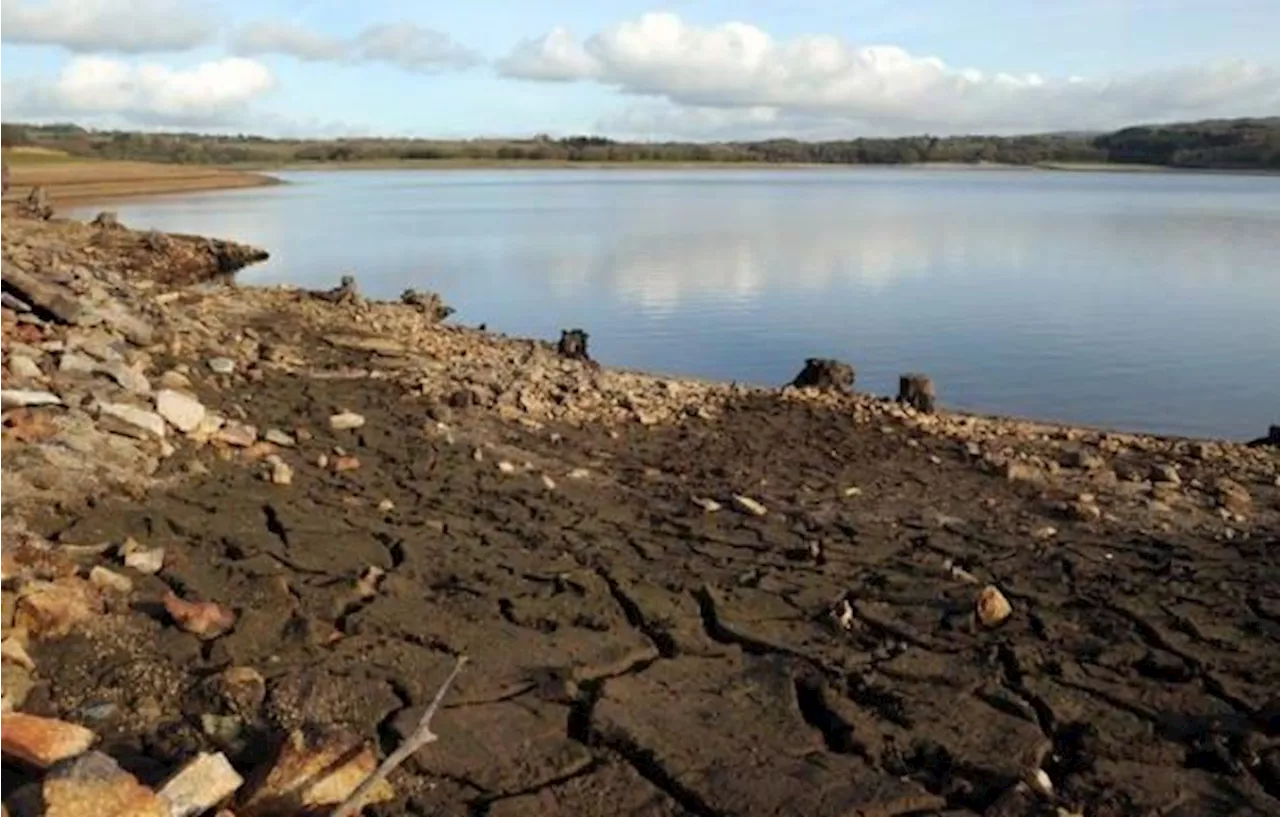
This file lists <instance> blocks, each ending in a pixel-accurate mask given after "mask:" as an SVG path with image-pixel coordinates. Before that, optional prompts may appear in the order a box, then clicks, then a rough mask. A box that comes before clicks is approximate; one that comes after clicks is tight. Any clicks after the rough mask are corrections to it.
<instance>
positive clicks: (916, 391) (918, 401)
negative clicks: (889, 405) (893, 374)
mask: <svg viewBox="0 0 1280 817" xmlns="http://www.w3.org/2000/svg"><path fill="white" fill-rule="evenodd" d="M898 402H899V403H902V404H904V405H908V406H911V407H912V408H914V409H915V410H916V411H922V412H925V413H926V414H928V413H932V412H933V410H934V408H935V407H936V405H937V402H938V393H937V391H936V389H935V388H934V385H933V381H932V380H930V379H929V378H928V377H926V376H925V375H922V374H904V375H902V376H901V377H899V378H898Z"/></svg>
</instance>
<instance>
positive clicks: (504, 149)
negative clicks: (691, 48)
mask: <svg viewBox="0 0 1280 817" xmlns="http://www.w3.org/2000/svg"><path fill="white" fill-rule="evenodd" d="M0 135H2V137H3V139H2V141H3V144H4V147H6V148H14V147H36V148H46V149H48V150H53V151H59V152H63V153H66V154H68V155H70V156H74V157H82V158H93V159H131V160H138V161H148V162H165V163H174V164H210V165H235V164H253V165H262V166H273V165H287V164H299V163H310V162H395V161H441V162H450V161H452V162H503V161H528V162H537V161H558V162H717V163H738V162H741V163H753V162H754V163H771V164H793V163H794V164H838V165H885V164H917V163H922V162H953V163H960V164H981V163H998V164H1009V165H1035V164H1044V163H1114V164H1141V165H1158V166H1162V167H1181V168H1205V169H1231V170H1261V169H1267V170H1280V117H1271V118H1266V119H1227V120H1212V121H1205V122H1193V123H1180V124H1169V125H1143V126H1138V127H1131V128H1124V129H1122V130H1118V131H1114V132H1111V133H1103V134H1042V135H1028V136H945V137H935V136H909V137H901V138H891V139H863V138H854V139H841V140H831V141H823V142H805V141H800V140H795V139H769V140H764V141H754V142H620V141H615V140H612V139H606V138H603V137H599V136H571V137H566V138H552V137H549V136H545V135H540V136H535V137H532V138H529V139H466V140H441V139H377V138H352V139H268V138H265V137H260V136H248V135H235V136H222V135H210V134H199V133H140V132H133V131H106V130H90V129H87V128H82V127H79V126H77V125H71V124H57V125H27V124H21V123H4V125H3V126H2V134H0Z"/></svg>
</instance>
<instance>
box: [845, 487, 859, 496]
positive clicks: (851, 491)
mask: <svg viewBox="0 0 1280 817" xmlns="http://www.w3.org/2000/svg"><path fill="white" fill-rule="evenodd" d="M844 495H845V496H850V497H852V496H862V489H861V488H859V487H858V486H856V485H851V486H849V487H848V488H845V489H844Z"/></svg>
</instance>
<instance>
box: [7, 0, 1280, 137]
mask: <svg viewBox="0 0 1280 817" xmlns="http://www.w3.org/2000/svg"><path fill="white" fill-rule="evenodd" d="M2 8H3V22H2V27H0V34H2V35H3V40H4V45H3V51H2V52H0V56H2V62H3V86H4V87H3V96H2V97H0V103H2V107H3V114H4V118H5V119H6V120H17V119H21V120H27V121H54V120H56V121H67V120H71V121H77V122H81V123H83V124H89V125H96V126H101V127H142V128H154V129H170V128H184V129H203V130H213V131H251V132H259V133H266V134H271V135H317V136H324V135H334V134H375V135H417V136H479V135H529V134H533V133H537V132H550V133H553V134H567V133H582V132H594V133H605V134H607V135H611V136H619V137H630V138H693V139H719V138H752V137H763V136H780V135H791V136H798V137H801V138H834V137H842V136H853V135H896V134H903V133H921V132H930V133H952V132H997V133H1011V132H1027V131H1041V130H1056V129H1071V128H1107V127H1116V126H1119V125H1123V124H1128V123H1132V122H1139V121H1161V120H1171V119H1186V118H1205V117H1213V116H1240V115H1276V114H1280V56H1277V55H1278V54H1280V49H1277V48H1276V47H1275V45H1274V44H1275V43H1276V42H1280V1H1278V0H1218V2H1215V3H1204V2H1203V0H1197V1H1196V2H1192V0H1059V1H1058V2H1056V3H1049V4H1037V3H1032V2H1027V0H842V1H841V2H815V1H814V0H797V2H777V1H774V0H745V1H742V0H740V1H739V2H733V3H730V2H725V1H724V0H709V1H704V2H696V1H695V0H676V2H668V3H665V4H656V3H651V2H638V1H633V0H597V2H581V1H580V0H549V1H547V2H539V3H521V2H492V1H491V0H472V1H471V2H468V3H463V4H458V3H438V2H430V3H428V2H407V0H365V2H359V3H356V2H350V1H349V0H272V1H269V2H246V1H242V0H224V2H220V3H216V4H215V3H211V2H202V0H5V2H4V4H3V7H2Z"/></svg>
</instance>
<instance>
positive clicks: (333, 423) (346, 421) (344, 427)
mask: <svg viewBox="0 0 1280 817" xmlns="http://www.w3.org/2000/svg"><path fill="white" fill-rule="evenodd" d="M363 425H364V417H363V416H362V415H359V414H356V413H355V412H354V411H343V412H340V413H338V414H335V415H333V416H332V417H330V418H329V428H332V429H333V430H334V431H351V430H352V429H356V428H360V427H361V426H363Z"/></svg>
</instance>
